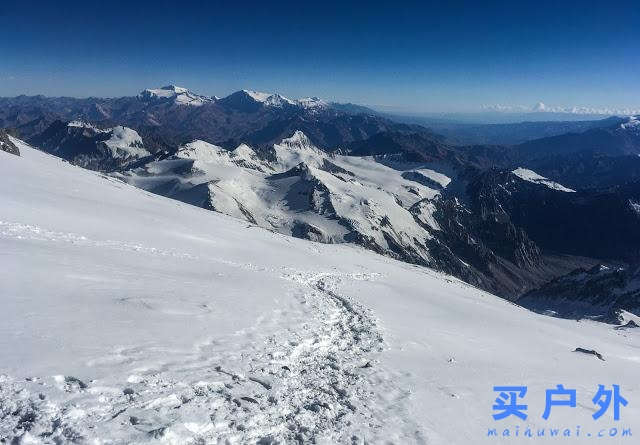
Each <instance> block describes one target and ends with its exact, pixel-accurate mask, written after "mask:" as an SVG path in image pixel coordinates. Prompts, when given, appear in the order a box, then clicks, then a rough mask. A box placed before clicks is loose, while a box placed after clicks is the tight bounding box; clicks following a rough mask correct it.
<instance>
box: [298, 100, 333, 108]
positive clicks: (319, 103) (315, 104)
mask: <svg viewBox="0 0 640 445" xmlns="http://www.w3.org/2000/svg"><path fill="white" fill-rule="evenodd" d="M296 102H297V103H298V105H300V106H301V107H302V108H308V109H316V108H324V107H327V106H328V105H329V104H328V103H327V102H326V101H324V100H322V99H320V98H319V97H305V98H302V99H298V100H297V101H296Z"/></svg>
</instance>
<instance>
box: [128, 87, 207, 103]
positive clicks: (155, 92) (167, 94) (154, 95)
mask: <svg viewBox="0 0 640 445" xmlns="http://www.w3.org/2000/svg"><path fill="white" fill-rule="evenodd" d="M139 97H140V98H143V99H147V100H149V99H151V100H173V102H174V103H175V104H177V105H189V106H194V107H199V106H202V105H204V104H205V103H207V102H211V101H213V100H215V99H212V98H210V97H207V96H201V95H198V94H195V93H193V92H191V91H189V90H188V89H187V88H183V87H179V86H175V85H168V86H165V87H162V88H155V89H154V88H147V89H146V90H143V91H142V92H141V93H140V94H139Z"/></svg>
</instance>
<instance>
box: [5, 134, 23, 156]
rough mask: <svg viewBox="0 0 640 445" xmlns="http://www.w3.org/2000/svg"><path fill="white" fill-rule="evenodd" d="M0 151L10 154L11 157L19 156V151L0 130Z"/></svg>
mask: <svg viewBox="0 0 640 445" xmlns="http://www.w3.org/2000/svg"><path fill="white" fill-rule="evenodd" d="M0 150H2V151H6V152H7V153H11V154H12V155H16V156H20V150H19V149H18V147H16V145H15V144H14V143H13V142H11V139H9V135H7V132H6V131H5V130H2V129H0Z"/></svg>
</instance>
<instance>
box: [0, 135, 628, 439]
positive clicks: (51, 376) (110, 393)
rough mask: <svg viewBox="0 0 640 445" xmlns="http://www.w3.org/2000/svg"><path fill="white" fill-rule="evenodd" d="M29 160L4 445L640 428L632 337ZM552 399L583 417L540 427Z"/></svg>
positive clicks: (14, 237) (13, 181) (13, 262)
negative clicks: (617, 403) (502, 398)
mask: <svg viewBox="0 0 640 445" xmlns="http://www.w3.org/2000/svg"><path fill="white" fill-rule="evenodd" d="M19 149H20V151H21V153H22V156H21V157H17V156H12V155H9V154H6V153H3V152H0V262H1V263H0V283H2V291H1V292H0V297H1V298H2V309H3V310H2V311H0V356H1V357H2V358H3V359H2V361H0V409H1V410H2V411H0V412H2V416H0V437H3V438H7V441H8V442H11V441H12V438H13V437H14V436H16V435H17V436H20V437H21V438H22V443H30V442H31V443H40V442H42V441H47V442H64V443H66V442H71V441H73V440H75V441H81V442H87V443H91V442H95V443H105V442H107V441H112V442H111V443H113V442H115V443H147V442H159V441H162V442H166V443H176V444H178V443H225V442H227V443H258V441H262V443H268V441H269V440H271V439H273V440H278V441H280V442H284V443H292V442H295V441H297V440H302V441H304V442H305V443H310V442H312V441H315V442H318V443H357V444H362V443H364V442H365V441H366V442H367V443H387V442H392V443H402V444H405V443H406V444H411V443H429V444H447V445H448V444H469V443H485V442H486V443H489V442H491V443H519V442H518V439H514V438H511V439H508V440H501V439H500V438H492V439H486V435H487V429H488V428H498V430H499V431H500V432H502V430H503V428H507V427H508V428H515V426H516V425H518V426H520V432H521V433H522V432H523V431H524V429H525V428H526V427H527V426H530V427H531V428H533V429H534V431H535V428H542V427H563V426H565V425H566V426H567V427H569V428H572V430H575V426H576V425H581V426H582V433H583V434H585V435H586V433H587V432H592V433H594V434H597V432H598V431H599V430H600V429H603V428H606V429H607V431H608V428H609V427H612V426H616V427H618V428H619V429H621V428H623V427H630V428H632V430H634V432H636V431H635V430H637V429H638V428H640V404H639V403H638V402H637V401H638V398H639V397H640V382H639V381H638V378H637V376H638V371H639V370H640V368H639V367H640V358H639V356H640V355H639V354H638V348H639V347H640V341H639V340H640V333H638V332H637V331H638V330H637V329H636V330H634V329H630V330H614V329H612V328H611V327H610V326H607V325H604V324H599V323H596V322H590V321H581V322H579V323H577V322H576V321H571V320H564V319H557V318H550V317H546V316H543V315H539V314H535V313H532V312H530V311H527V310H525V309H523V308H521V307H518V306H516V305H514V304H511V303H509V302H506V301H504V300H502V299H499V298H497V297H494V296H492V295H490V294H487V293H485V292H483V291H480V290H478V289H475V288H473V287H471V286H469V285H466V284H464V283H462V282H460V281H459V280H457V279H455V278H452V277H449V276H447V275H444V274H440V273H436V272H434V271H431V270H429V269H426V268H421V267H417V266H412V265H409V264H406V263H402V262H398V261H394V260H392V259H390V258H386V257H383V256H379V255H376V254H374V253H371V252H368V251H365V250H363V249H360V248H357V247H354V246H350V245H327V244H319V243H312V242H308V241H303V240H299V239H295V238H291V237H288V236H284V235H281V234H278V233H274V232H271V231H267V230H263V229H261V228H257V227H255V226H247V224H246V222H242V221H239V220H236V219H233V218H229V217H227V216H224V215H220V214H217V213H214V212H209V211H206V210H203V209H200V208H197V207H193V206H190V205H187V204H184V203H181V202H178V201H174V200H170V199H167V198H164V197H161V196H158V195H153V194H150V193H148V192H145V191H143V190H140V189H136V188H134V187H131V186H129V185H126V184H124V183H122V182H121V181H119V180H117V179H115V178H112V177H108V176H104V175H101V174H98V173H95V172H90V171H87V170H83V169H81V168H78V167H75V166H72V165H69V164H68V163H64V162H62V161H60V160H59V159H56V158H54V157H52V156H49V155H46V154H44V153H42V152H39V151H37V150H34V149H32V148H30V147H29V146H27V145H26V144H24V143H19ZM243 150H244V149H243ZM243 150H241V152H242V151H243ZM173 162H181V161H180V160H179V159H176V160H174V161H173ZM182 162H186V161H185V160H182ZM364 162H365V161H363V160H358V161H357V162H356V163H355V164H354V165H356V166H358V165H363V164H358V163H364ZM236 173H237V172H234V174H236ZM247 174H248V173H247ZM314 174H315V173H314ZM576 347H584V348H588V349H595V350H597V351H598V352H600V353H602V354H603V355H604V358H605V359H606V361H601V360H598V359H597V358H595V357H593V356H591V355H586V354H580V353H575V352H573V350H574V349H575V348H576ZM559 383H562V384H564V385H565V386H566V387H568V388H575V389H576V390H577V397H578V404H577V407H576V408H568V407H554V408H553V410H552V415H551V418H550V419H549V420H548V421H544V420H543V419H541V417H540V415H541V413H542V410H543V409H544V394H545V389H547V388H553V387H555V386H556V385H557V384H559ZM598 384H605V385H607V386H608V387H610V385H611V384H619V385H620V388H621V392H622V395H623V396H624V397H625V398H627V399H628V400H629V405H628V406H626V407H622V408H621V420H620V421H619V422H613V421H612V420H611V412H610V411H611V410H609V412H608V413H607V414H606V415H605V417H603V418H602V419H600V420H598V421H594V420H593V419H592V418H591V415H592V414H593V412H594V405H593V403H592V401H591V398H592V397H593V395H594V393H595V391H596V389H597V385H598ZM495 385H527V386H528V393H527V396H526V399H525V403H527V404H528V406H529V410H528V414H529V418H528V419H527V421H525V422H521V421H519V420H518V421H516V420H514V418H511V420H507V419H505V420H502V421H494V420H493V419H492V417H491V414H492V413H493V411H492V408H491V407H492V405H493V403H494V400H495V398H496V393H494V392H493V391H492V387H493V386H495ZM27 429H28V430H29V431H26V430H27ZM512 434H513V433H512ZM636 435H637V432H636ZM620 441H622V442H620ZM562 442H563V443H584V442H583V441H582V440H581V439H578V438H575V437H571V438H564V437H563V441H562ZM598 442H600V443H632V442H633V439H629V440H623V439H620V438H615V439H610V440H609V439H608V438H602V439H600V440H599V441H598ZM527 443H529V441H527Z"/></svg>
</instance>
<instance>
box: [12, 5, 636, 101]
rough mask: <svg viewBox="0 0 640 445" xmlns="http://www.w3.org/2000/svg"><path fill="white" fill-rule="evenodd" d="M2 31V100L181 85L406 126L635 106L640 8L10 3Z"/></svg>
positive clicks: (111, 94)
mask: <svg viewBox="0 0 640 445" xmlns="http://www.w3.org/2000/svg"><path fill="white" fill-rule="evenodd" d="M93 10H98V11H100V13H89V11H93ZM0 19H1V20H2V21H3V26H2V27H0V49H1V52H0V60H1V63H0V96H16V95H20V94H27V95H35V94H44V95H47V96H76V97H87V96H108V97H114V96H124V95H135V94H137V93H138V92H139V91H140V90H142V89H144V88H153V87H159V86H162V85H166V84H168V83H173V84H177V85H181V86H185V87H188V88H189V89H191V90H193V91H195V92H197V93H200V94H206V95H217V96H225V95H227V94H229V93H231V92H233V91H236V90H239V89H243V88H248V89H254V90H259V91H269V92H277V93H280V94H282V95H285V96H288V97H293V98H298V97H306V96H319V97H322V98H324V99H326V100H333V101H338V102H353V103H360V104H368V105H371V106H373V107H376V108H378V109H383V110H388V111H396V112H411V113H418V112H476V111H481V110H486V109H490V110H502V111H505V110H506V111H531V110H535V109H536V107H539V106H540V105H536V104H540V103H543V104H546V105H544V108H546V110H545V111H554V110H572V109H574V107H577V108H576V109H585V108H588V109H593V110H611V111H612V112H618V111H620V110H638V109H640V89H638V88H637V86H636V83H637V79H638V78H640V57H638V51H637V42H638V41H640V31H639V30H640V8H632V7H627V8H619V7H614V6H612V5H611V4H606V3H602V2H589V1H587V2H584V1H582V2H575V3H574V2H565V3H564V4H563V5H562V6H559V5H557V4H555V3H551V2H548V3H547V2H540V1H536V2H523V3H522V4H517V2H485V3H483V4H482V5H481V6H480V5H477V4H474V3H472V2H457V3H454V2H447V3H444V2H421V3H416V4H402V5H401V4H387V5H372V4H369V3H350V4H349V5H344V4H341V3H338V2H328V3H327V2H325V3H323V4H298V3H294V2H279V3H278V4H263V3H257V2H256V3H254V2H249V3H244V4H242V5H235V4H234V5H222V4H219V5H218V4H212V3H209V4H202V3H199V2H189V1H186V2H182V3H180V5H179V6H175V4H172V3H170V2H136V3H135V4H133V3H127V2H120V1H115V2H109V5H108V6H104V4H103V6H101V7H89V5H88V4H87V2H86V1H85V2H76V1H69V2H64V4H54V3H49V2H29V1H23V2H18V1H15V0H10V1H8V2H5V3H4V4H3V5H2V6H0Z"/></svg>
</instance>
